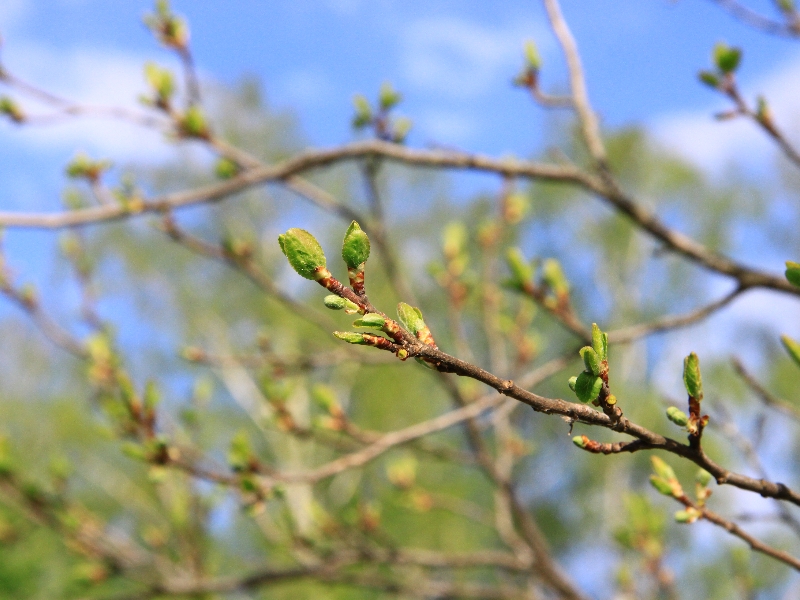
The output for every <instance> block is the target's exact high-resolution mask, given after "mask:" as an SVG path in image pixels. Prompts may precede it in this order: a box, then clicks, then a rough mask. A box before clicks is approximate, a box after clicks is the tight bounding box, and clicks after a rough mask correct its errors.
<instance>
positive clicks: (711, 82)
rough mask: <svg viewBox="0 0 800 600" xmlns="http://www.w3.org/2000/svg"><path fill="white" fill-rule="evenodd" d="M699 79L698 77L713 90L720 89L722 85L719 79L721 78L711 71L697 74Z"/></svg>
mask: <svg viewBox="0 0 800 600" xmlns="http://www.w3.org/2000/svg"><path fill="white" fill-rule="evenodd" d="M697 77H698V79H700V81H702V82H703V83H705V84H706V85H707V86H708V87H711V88H714V89H717V88H719V86H720V83H721V82H720V79H719V76H717V75H716V74H715V73H712V72H711V71H700V72H699V73H698V74H697Z"/></svg>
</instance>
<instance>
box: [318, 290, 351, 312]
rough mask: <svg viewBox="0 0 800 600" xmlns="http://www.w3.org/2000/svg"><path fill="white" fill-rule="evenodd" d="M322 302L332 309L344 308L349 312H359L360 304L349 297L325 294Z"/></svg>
mask: <svg viewBox="0 0 800 600" xmlns="http://www.w3.org/2000/svg"><path fill="white" fill-rule="evenodd" d="M322 303H323V304H325V306H326V307H327V308H330V309H331V310H344V312H346V313H347V314H353V313H357V312H358V305H357V304H356V303H355V302H351V301H350V300H348V299H347V298H341V297H339V296H334V295H333V294H331V295H329V296H325V297H324V298H323V299H322Z"/></svg>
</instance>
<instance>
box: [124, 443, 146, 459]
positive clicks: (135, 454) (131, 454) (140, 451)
mask: <svg viewBox="0 0 800 600" xmlns="http://www.w3.org/2000/svg"><path fill="white" fill-rule="evenodd" d="M120 450H122V453H123V454H124V455H125V456H127V457H128V458H132V459H133V460H141V461H146V460H147V459H148V452H147V450H146V449H145V448H144V446H142V445H141V444H137V443H136V442H123V443H122V444H121V445H120Z"/></svg>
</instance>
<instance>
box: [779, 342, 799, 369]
mask: <svg viewBox="0 0 800 600" xmlns="http://www.w3.org/2000/svg"><path fill="white" fill-rule="evenodd" d="M781 343H783V347H784V348H786V351H787V352H788V353H789V356H791V357H792V358H793V359H794V362H796V363H797V364H798V366H800V343H798V342H797V341H796V340H793V339H792V338H790V337H789V336H788V335H782V336H781Z"/></svg>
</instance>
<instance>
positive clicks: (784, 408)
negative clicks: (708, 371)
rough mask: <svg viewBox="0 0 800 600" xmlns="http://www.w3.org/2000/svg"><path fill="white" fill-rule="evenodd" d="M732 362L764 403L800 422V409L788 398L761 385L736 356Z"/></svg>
mask: <svg viewBox="0 0 800 600" xmlns="http://www.w3.org/2000/svg"><path fill="white" fill-rule="evenodd" d="M731 362H732V363H733V368H734V370H735V371H736V372H737V373H738V374H739V376H740V377H741V378H742V379H743V380H744V382H745V383H746V384H747V386H748V387H749V388H750V389H751V390H753V391H754V392H755V393H756V396H758V398H759V399H760V400H761V401H762V402H763V403H764V404H766V405H767V406H769V407H770V408H773V409H775V410H777V411H778V412H780V413H783V414H784V415H786V416H787V417H790V418H792V419H794V420H795V421H798V422H800V410H798V409H797V408H796V407H795V406H793V405H792V404H790V403H789V402H787V401H786V400H782V399H781V398H778V397H777V396H776V395H774V394H773V393H772V392H770V391H769V390H767V389H766V388H765V387H764V386H763V385H761V384H760V383H759V382H758V380H757V379H756V378H755V377H754V376H753V375H752V374H751V373H750V372H749V371H748V370H747V369H746V368H745V366H744V364H742V361H741V360H740V359H739V358H737V357H734V358H733V359H732V361H731Z"/></svg>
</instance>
